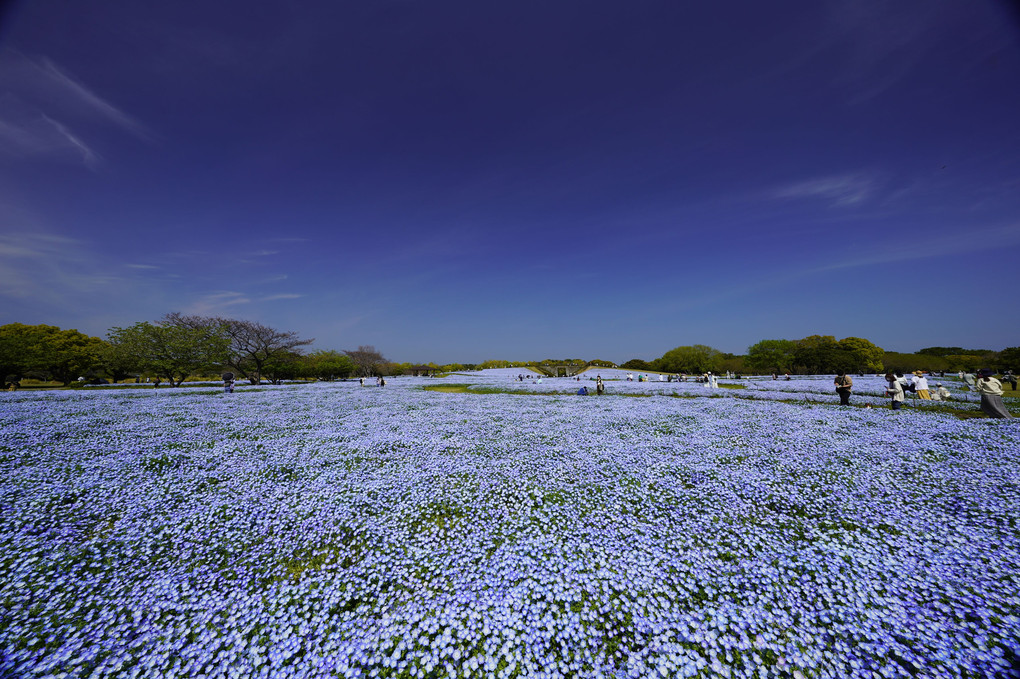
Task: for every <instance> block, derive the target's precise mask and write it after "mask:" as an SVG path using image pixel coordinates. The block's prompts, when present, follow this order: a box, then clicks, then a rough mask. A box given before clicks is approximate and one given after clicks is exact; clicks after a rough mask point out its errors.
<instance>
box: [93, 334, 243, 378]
mask: <svg viewBox="0 0 1020 679" xmlns="http://www.w3.org/2000/svg"><path fill="white" fill-rule="evenodd" d="M109 340H110V343H111V344H114V345H117V346H118V350H119V351H122V352H124V354H126V355H127V356H129V357H131V359H132V360H134V361H136V362H137V364H138V365H139V366H141V367H142V368H143V369H145V370H147V371H151V372H152V373H154V374H156V375H157V376H159V377H161V378H165V379H166V380H167V381H168V382H169V383H170V385H171V386H175V387H176V386H178V385H180V384H181V382H183V381H184V380H185V379H187V378H188V376H189V375H193V374H195V373H200V372H206V371H211V370H214V369H215V368H216V367H217V366H219V365H221V364H223V363H224V362H226V361H227V359H228V358H229V357H230V337H229V336H228V335H226V334H225V333H224V332H223V331H222V329H221V328H219V327H215V328H214V327H196V328H188V327H184V326H182V325H174V324H172V323H168V322H161V323H148V322H142V323H135V324H134V325H132V326H131V327H129V328H111V329H110V333H109Z"/></svg>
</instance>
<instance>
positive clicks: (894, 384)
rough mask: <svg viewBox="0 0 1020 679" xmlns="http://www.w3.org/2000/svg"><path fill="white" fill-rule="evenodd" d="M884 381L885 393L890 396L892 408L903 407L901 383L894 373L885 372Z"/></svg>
mask: <svg viewBox="0 0 1020 679" xmlns="http://www.w3.org/2000/svg"><path fill="white" fill-rule="evenodd" d="M885 381H886V382H888V385H887V386H886V388H885V395H886V396H891V397H892V409H893V410H899V409H900V408H902V407H903V385H902V384H900V381H899V380H897V379H896V375H894V374H892V373H886V375H885Z"/></svg>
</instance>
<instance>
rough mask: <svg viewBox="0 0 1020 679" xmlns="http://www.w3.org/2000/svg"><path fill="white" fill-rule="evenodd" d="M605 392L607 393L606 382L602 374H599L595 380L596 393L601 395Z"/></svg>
mask: <svg viewBox="0 0 1020 679" xmlns="http://www.w3.org/2000/svg"><path fill="white" fill-rule="evenodd" d="M604 393H606V384H605V382H603V381H602V375H599V376H598V379H597V380H596V381H595V395H596V396H601V395H602V394H604Z"/></svg>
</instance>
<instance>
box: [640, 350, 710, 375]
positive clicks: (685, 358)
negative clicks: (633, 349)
mask: <svg viewBox="0 0 1020 679" xmlns="http://www.w3.org/2000/svg"><path fill="white" fill-rule="evenodd" d="M722 360H723V358H722V352H720V351H719V350H718V349H713V348H712V347H710V346H707V345H705V344H694V345H691V346H682V347H676V348H675V349H670V350H669V351H667V352H666V353H665V354H663V355H662V357H661V358H658V359H656V360H655V361H654V362H653V365H654V369H655V370H661V371H663V372H671V373H705V372H710V371H711V372H718V370H719V366H720V365H721V364H722Z"/></svg>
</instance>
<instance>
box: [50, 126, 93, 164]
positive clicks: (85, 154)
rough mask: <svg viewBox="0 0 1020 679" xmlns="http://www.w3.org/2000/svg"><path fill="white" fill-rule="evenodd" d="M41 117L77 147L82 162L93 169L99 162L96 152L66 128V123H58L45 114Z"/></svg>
mask: <svg viewBox="0 0 1020 679" xmlns="http://www.w3.org/2000/svg"><path fill="white" fill-rule="evenodd" d="M43 119H44V120H45V121H46V122H48V123H49V124H50V125H52V126H53V127H54V128H55V129H56V130H57V132H59V133H60V134H61V135H62V136H63V137H64V139H66V140H67V142H68V143H69V144H70V145H71V146H73V147H74V148H76V149H78V150H79V151H80V152H81V155H82V162H84V163H85V165H86V166H87V167H89V168H91V169H95V167H96V165H97V164H98V163H99V154H98V153H96V152H95V151H93V150H92V149H91V148H89V146H88V145H87V144H86V143H85V142H83V141H82V140H81V139H79V138H78V136H77V135H75V134H72V133H71V131H70V130H69V129H67V126H66V125H63V124H62V123H58V122H57V121H56V120H53V119H52V118H50V117H49V116H47V115H44V116H43Z"/></svg>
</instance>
